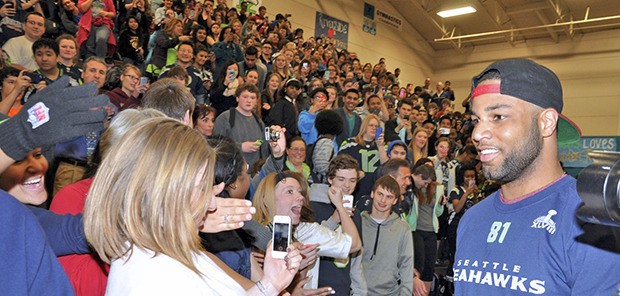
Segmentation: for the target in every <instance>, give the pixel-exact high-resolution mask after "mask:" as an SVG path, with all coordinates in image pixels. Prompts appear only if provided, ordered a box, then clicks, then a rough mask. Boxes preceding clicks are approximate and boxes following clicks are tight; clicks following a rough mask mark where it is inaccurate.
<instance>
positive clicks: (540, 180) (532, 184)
mask: <svg viewBox="0 0 620 296" xmlns="http://www.w3.org/2000/svg"><path fill="white" fill-rule="evenodd" d="M556 153H557V152H556ZM563 175H564V170H563V169H562V166H561V165H560V162H559V160H557V162H555V163H553V164H549V163H547V164H546V165H543V164H540V165H531V166H530V167H528V168H527V169H525V170H524V171H523V172H522V173H521V176H520V177H519V178H517V179H516V180H514V181H510V182H508V183H504V184H502V186H501V189H502V195H503V198H504V199H505V200H515V199H519V198H522V197H523V196H526V195H529V194H531V193H533V192H535V191H537V190H539V189H540V188H543V187H545V186H547V185H549V184H551V183H553V182H555V181H557V180H558V179H559V178H560V177H562V176H563Z"/></svg>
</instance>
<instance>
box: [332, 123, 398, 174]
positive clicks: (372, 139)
mask: <svg viewBox="0 0 620 296" xmlns="http://www.w3.org/2000/svg"><path fill="white" fill-rule="evenodd" d="M380 124H381V120H379V117H377V115H374V114H369V115H367V116H366V118H364V120H363V121H362V125H361V126H360V131H359V133H358V134H357V136H355V137H353V138H349V139H348V140H345V141H344V142H342V145H340V151H339V152H338V154H341V153H345V154H349V155H351V156H353V158H355V160H357V162H358V163H359V165H360V170H361V171H363V172H364V173H367V174H368V173H373V172H374V171H375V170H376V169H377V167H379V164H384V163H385V162H387V161H388V155H387V151H386V149H385V142H384V140H383V137H384V134H383V133H381V134H380V135H379V136H378V137H377V128H379V127H380ZM361 182H363V180H362V181H360V183H361Z"/></svg>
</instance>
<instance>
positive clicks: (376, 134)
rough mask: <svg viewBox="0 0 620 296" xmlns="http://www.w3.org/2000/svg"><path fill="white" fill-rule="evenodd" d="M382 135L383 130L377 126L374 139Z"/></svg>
mask: <svg viewBox="0 0 620 296" xmlns="http://www.w3.org/2000/svg"><path fill="white" fill-rule="evenodd" d="M382 133H383V128H382V127H380V126H378V127H377V131H375V139H379V137H380V136H381V134H382Z"/></svg>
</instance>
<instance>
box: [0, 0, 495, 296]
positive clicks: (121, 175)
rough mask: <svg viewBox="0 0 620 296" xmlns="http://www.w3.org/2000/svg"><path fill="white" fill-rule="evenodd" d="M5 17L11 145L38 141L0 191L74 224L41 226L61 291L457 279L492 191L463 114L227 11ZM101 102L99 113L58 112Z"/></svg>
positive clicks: (91, 0)
mask: <svg viewBox="0 0 620 296" xmlns="http://www.w3.org/2000/svg"><path fill="white" fill-rule="evenodd" d="M0 3H4V4H3V5H1V6H0V7H2V8H1V9H0V16H1V17H3V21H2V28H3V32H2V36H3V38H2V39H0V40H2V42H3V50H4V54H5V59H3V60H2V62H3V64H2V68H1V69H0V84H1V86H2V89H1V90H2V92H1V95H2V101H0V113H2V114H5V115H6V116H8V117H12V118H11V119H10V120H8V121H7V122H10V123H12V125H15V126H20V129H19V130H18V131H17V132H15V134H14V135H11V137H22V136H24V137H26V136H31V135H36V139H37V140H38V141H33V142H28V143H24V144H22V145H21V147H20V148H21V149H20V150H19V152H16V153H10V152H12V150H10V149H12V148H14V147H12V146H2V147H1V148H2V151H3V152H4V154H6V155H5V156H7V157H8V158H10V160H6V163H7V166H6V168H5V167H3V172H2V174H0V184H1V185H2V186H0V188H1V189H2V190H5V191H7V192H8V193H9V194H11V195H12V196H13V197H15V198H17V200H18V201H19V202H21V203H23V204H27V205H35V206H41V207H49V209H50V210H51V211H53V212H54V213H57V214H61V215H64V216H55V215H53V214H51V213H47V212H38V211H39V210H38V209H31V210H32V211H34V212H35V214H37V216H38V217H39V219H40V221H41V223H42V224H43V223H47V225H44V229H45V230H46V231H47V235H48V241H49V242H48V243H49V244H51V245H52V247H53V248H52V251H50V250H48V249H45V250H46V251H45V256H51V255H50V254H52V252H53V253H54V254H55V255H57V256H58V261H60V263H61V265H62V267H63V268H64V273H63V272H62V271H60V270H59V269H58V268H56V267H54V266H55V264H57V263H55V262H54V260H55V259H53V258H52V259H49V258H48V259H46V260H47V261H46V263H45V264H47V265H45V266H46V267H48V266H49V270H47V271H49V273H50V274H51V275H49V278H50V279H52V280H53V283H54V284H51V288H50V291H58V292H62V293H65V292H66V293H75V294H78V295H103V294H104V293H108V294H110V295H126V294H132V293H139V294H145V293H149V294H177V293H181V294H208V295H213V294H222V295H231V294H245V293H248V294H251V295H276V294H278V293H280V292H282V291H288V292H290V293H292V294H293V295H330V294H337V295H396V294H398V295H412V294H413V295H428V294H429V293H430V292H431V290H432V289H433V286H432V283H433V280H434V278H437V276H436V273H435V267H436V263H439V264H442V265H443V264H444V263H446V264H447V265H448V268H447V275H446V279H447V280H448V281H452V280H453V275H454V274H453V264H454V260H455V254H456V251H457V250H456V241H457V229H458V225H459V222H460V220H461V218H462V217H463V215H464V214H465V212H467V211H468V210H469V209H471V208H472V207H474V206H475V205H476V204H477V203H478V202H479V201H481V200H482V199H484V198H485V197H486V196H487V195H489V194H490V193H492V192H494V191H495V190H496V189H497V188H498V187H499V184H498V183H496V182H493V181H492V180H487V179H486V178H485V175H484V174H483V173H482V170H481V167H480V164H479V160H478V152H477V150H476V148H475V147H474V145H473V143H472V132H473V129H474V126H475V121H474V120H472V116H471V113H470V111H469V108H470V99H469V96H466V95H465V94H462V95H461V97H462V99H461V100H457V97H456V96H455V93H454V91H453V90H452V89H451V88H450V82H449V81H445V83H442V82H437V83H436V84H435V85H434V88H433V85H432V83H431V80H430V79H426V81H424V83H423V84H420V85H419V86H415V84H414V83H404V82H402V81H400V78H399V76H400V70H399V69H398V68H397V69H395V70H394V71H393V72H390V71H388V70H387V66H386V61H385V60H384V59H383V58H382V59H380V60H379V61H378V63H376V64H374V65H373V64H372V63H365V64H364V63H362V62H361V61H360V60H359V58H358V57H357V55H356V53H354V52H349V51H347V50H338V49H336V48H335V46H334V44H333V42H332V40H331V39H330V38H327V37H325V38H318V37H317V38H314V37H309V38H304V36H303V35H304V32H303V30H302V29H296V30H292V27H291V24H290V22H289V20H288V18H290V15H283V14H278V15H277V16H276V18H275V20H274V21H270V20H269V19H268V17H267V15H266V8H265V7H262V6H261V7H260V8H258V13H257V14H249V13H248V12H247V5H248V3H247V2H241V4H240V7H239V9H237V8H235V7H228V5H227V2H226V1H221V0H218V1H217V3H215V2H214V1H212V0H203V1H201V0H197V1H187V2H183V3H182V2H176V1H172V0H164V1H163V3H158V2H157V1H153V3H149V2H148V1H146V0H134V1H131V0H129V1H125V2H122V3H115V2H111V1H101V0H86V1H81V0H80V1H79V2H78V3H73V2H72V1H70V0H68V1H64V2H63V3H61V4H62V5H61V6H62V7H61V6H58V7H55V10H53V9H50V7H48V8H47V9H42V8H44V7H42V6H43V3H39V2H36V3H35V4H34V5H33V6H32V7H30V6H29V5H24V4H23V3H19V2H17V3H15V2H12V0H5V1H4V2H2V1H0ZM10 4H12V5H10ZM59 5H60V4H59ZM115 5H116V6H115ZM26 6H29V7H26ZM56 17H58V19H56ZM16 22H17V23H19V24H20V28H22V26H21V24H22V23H23V29H22V31H21V34H20V32H18V30H13V31H10V30H7V29H6V28H7V27H11V24H13V25H15V24H17V23H16ZM72 22H73V23H72ZM50 23H51V24H53V26H50V25H49V24H50ZM72 24H73V25H75V27H76V28H77V29H75V28H73V27H72ZM51 27H54V28H56V30H52V29H51ZM11 34H13V35H11ZM54 36H57V38H55V39H50V38H48V37H54ZM74 36H75V37H74ZM116 40H118V42H116ZM115 44H116V49H117V50H116V51H114V46H113V45H115ZM78 65H81V67H80V66H78ZM79 85H84V86H79ZM93 85H96V89H97V90H94V86H93ZM96 93H100V94H102V95H100V96H97V97H96V98H99V100H101V98H103V100H104V101H105V102H108V101H109V104H104V103H103V101H97V103H96V104H95V103H92V104H91V105H88V107H95V106H98V107H101V109H98V111H96V110H95V109H93V108H91V109H87V108H86V107H87V106H85V104H86V103H81V104H75V105H74V106H71V105H70V104H68V103H67V104H63V103H62V100H63V99H66V100H70V99H72V98H73V99H75V101H80V100H83V101H84V102H86V101H88V100H92V98H91V97H93V96H94V95H95V94H96ZM38 104H44V105H43V107H45V108H42V109H41V108H40V107H41V105H38ZM455 104H461V105H462V106H463V107H464V108H465V112H458V111H455V110H454V109H455ZM37 108H39V109H37ZM46 109H47V110H46ZM101 110H103V111H101ZM41 112H42V113H41ZM24 114H28V115H24ZM55 114H63V116H64V115H66V114H73V115H72V116H68V115H66V116H68V117H67V119H66V122H65V123H66V124H64V125H63V123H62V119H60V120H59V119H58V118H57V117H54V116H52V115H55ZM95 114H96V115H97V116H95ZM78 115H82V116H81V117H80V116H78ZM33 116H34V119H33V118H32V117H33ZM46 116H47V117H49V118H47V119H48V120H44V119H45V118H46ZM95 117H97V118H98V119H97V120H95V119H94V118H95ZM26 118H28V120H25V119H26ZM80 118H83V119H80ZM104 118H105V122H106V123H105V127H104V125H103V124H102V123H101V122H102V121H104ZM167 118H172V119H167ZM37 120H40V121H37ZM110 121H111V123H110ZM30 125H31V126H30ZM35 125H36V126H35ZM39 125H42V126H44V127H50V126H51V127H53V128H45V129H43V131H42V130H41V129H39V130H36V127H37V126H39ZM6 126H7V124H6V123H4V124H0V130H2V129H3V128H4V127H6ZM187 126H190V127H192V126H193V128H189V127H187ZM30 127H31V129H30ZM21 130H27V131H28V132H27V133H25V132H24V134H20V131H21ZM49 134H53V136H46V135H49ZM0 136H2V135H1V134H0ZM45 137H48V139H46V141H44V140H43V138H45ZM11 139H13V138H11ZM205 139H206V140H205ZM1 144H5V143H1ZM26 147H27V148H32V149H25V148H26ZM25 150H27V151H25ZM2 160H3V161H4V159H2ZM13 160H14V161H17V162H15V163H13V164H12V165H10V166H9V165H8V163H12V162H13ZM4 163H5V162H3V165H4ZM487 177H488V176H487ZM46 179H47V180H50V181H48V183H49V185H48V186H47V187H49V188H45V187H46V184H45V180H46ZM52 185H53V186H52ZM47 192H50V194H49V198H48V194H47ZM216 196H217V198H216ZM343 199H344V200H348V199H352V200H353V203H352V204H351V205H348V204H347V205H346V206H345V203H344V202H343ZM81 213H84V223H83V224H82V222H81V221H82V220H81V217H82V216H81ZM67 214H73V215H77V216H71V215H67ZM25 215H27V214H25ZM274 215H286V216H289V217H291V220H292V224H293V225H294V231H293V237H294V243H293V244H292V245H291V246H289V248H288V249H287V252H288V255H287V257H286V259H285V260H279V259H275V258H273V256H272V254H271V249H270V247H269V240H270V239H271V232H272V224H273V217H274ZM57 221H64V222H62V223H61V222H57ZM67 225H71V228H69V227H68V226H67ZM34 228H37V226H36V225H35V226H31V228H28V229H29V231H35V230H36V229H35V230H32V229H34ZM35 232H36V231H35ZM50 232H53V234H50ZM69 234H71V235H73V236H72V239H71V241H67V239H65V238H64V237H67V236H70V235H69ZM41 241H42V242H41V243H42V244H43V245H44V244H45V242H44V241H43V240H41ZM86 242H88V244H90V246H91V247H92V248H89V247H88V245H86ZM58 245H67V246H68V247H66V249H69V251H65V252H60V251H58V249H59V247H58ZM27 247H28V246H23V248H22V249H24V248H27ZM42 248H43V247H42ZM16 260H17V259H16ZM44 271H46V270H44ZM25 273H26V274H28V275H32V274H34V271H31V270H26V271H25ZM66 276H68V279H69V281H70V283H71V286H69V285H68V283H67V282H66V278H65V277H66ZM40 284H41V283H38V284H37V285H40ZM18 286H19V285H18V284H17V283H15V284H14V285H13V286H12V287H13V288H15V289H17V290H15V291H19V290H18V289H19V287H18ZM448 286H451V285H448ZM38 288H40V287H38ZM35 290H36V289H35ZM33 291H34V290H33ZM445 293H446V294H449V293H451V289H448V291H447V292H445ZM17 294H19V292H17ZM53 294H55V293H53Z"/></svg>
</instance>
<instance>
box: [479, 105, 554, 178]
mask: <svg viewBox="0 0 620 296" xmlns="http://www.w3.org/2000/svg"><path fill="white" fill-rule="evenodd" d="M537 117H538V116H533V118H532V122H531V124H530V130H529V132H528V137H527V139H525V140H523V141H519V142H518V143H519V144H518V145H517V146H515V147H514V148H513V150H512V151H511V152H510V153H509V154H508V155H506V156H505V158H504V161H503V163H502V164H500V165H499V167H497V168H496V169H490V168H487V167H485V166H484V164H483V166H482V171H483V173H484V177H485V178H487V179H489V180H494V181H499V182H502V183H508V182H512V181H514V180H516V179H518V178H519V177H521V176H523V175H524V174H529V173H530V172H529V170H530V169H531V168H532V164H533V163H534V161H535V160H536V158H538V156H539V155H540V153H541V150H542V146H543V140H542V136H541V135H540V131H539V130H538V124H537Z"/></svg>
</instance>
